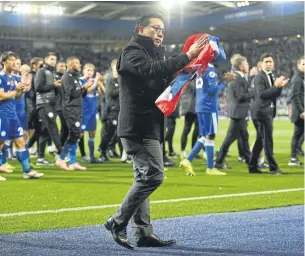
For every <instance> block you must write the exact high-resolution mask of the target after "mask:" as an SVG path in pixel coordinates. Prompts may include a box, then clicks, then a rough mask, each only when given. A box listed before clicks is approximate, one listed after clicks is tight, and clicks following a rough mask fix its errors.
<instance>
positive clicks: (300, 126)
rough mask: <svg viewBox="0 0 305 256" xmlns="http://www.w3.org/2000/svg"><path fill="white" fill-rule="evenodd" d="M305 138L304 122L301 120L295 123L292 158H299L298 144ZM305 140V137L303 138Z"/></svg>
mask: <svg viewBox="0 0 305 256" xmlns="http://www.w3.org/2000/svg"><path fill="white" fill-rule="evenodd" d="M303 136H304V120H303V119H301V118H300V119H299V120H298V121H296V122H295V123H294V133H293V136H292V140H291V158H296V157H297V150H298V149H299V148H298V146H299V145H298V144H299V142H300V140H301V138H302V137H303ZM303 138H304V137H303Z"/></svg>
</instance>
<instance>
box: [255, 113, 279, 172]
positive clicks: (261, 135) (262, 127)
mask: <svg viewBox="0 0 305 256" xmlns="http://www.w3.org/2000/svg"><path fill="white" fill-rule="evenodd" d="M254 125H255V128H256V129H257V131H258V132H257V136H256V140H255V143H254V147H253V150H252V154H251V158H250V163H249V170H255V169H257V164H258V159H259V155H260V153H261V151H262V149H263V148H264V151H265V157H266V159H267V162H268V164H269V169H270V171H274V170H276V169H277V168H278V165H277V163H276V161H275V159H274V157H273V117H272V115H271V114H270V115H269V116H267V117H266V118H265V119H264V120H256V124H255V123H254Z"/></svg>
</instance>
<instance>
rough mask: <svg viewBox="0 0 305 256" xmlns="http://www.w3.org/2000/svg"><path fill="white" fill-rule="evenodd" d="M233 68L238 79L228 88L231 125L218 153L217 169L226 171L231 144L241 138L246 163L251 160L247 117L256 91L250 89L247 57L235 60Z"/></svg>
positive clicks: (239, 57)
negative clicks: (225, 162) (226, 161)
mask: <svg viewBox="0 0 305 256" xmlns="http://www.w3.org/2000/svg"><path fill="white" fill-rule="evenodd" d="M233 67H234V70H235V73H236V78H235V80H234V81H232V82H231V83H230V84H229V87H228V92H227V95H228V102H230V108H229V117H230V119H231V120H230V125H229V128H228V132H227V136H226V138H225V140H224V142H223V144H222V146H221V148H220V151H219V153H218V156H217V159H216V163H215V167H216V168H218V169H224V168H225V165H224V159H225V157H226V155H227V152H228V149H229V148H230V146H231V144H232V143H233V142H234V141H235V140H236V139H237V138H238V137H239V136H241V137H242V152H243V153H244V158H245V161H246V163H249V160H250V155H251V153H250V149H249V141H248V139H249V134H248V131H247V117H248V112H249V104H250V99H251V98H253V97H254V93H255V92H254V90H253V89H252V90H250V89H249V84H248V82H247V80H246V76H247V75H248V73H249V64H248V61H247V59H246V58H245V57H242V56H238V57H236V58H235V59H234V60H233Z"/></svg>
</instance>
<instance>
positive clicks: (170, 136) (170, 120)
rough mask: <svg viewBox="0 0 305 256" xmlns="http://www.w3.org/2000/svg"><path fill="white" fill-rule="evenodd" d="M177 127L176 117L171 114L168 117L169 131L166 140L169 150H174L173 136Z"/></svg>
mask: <svg viewBox="0 0 305 256" xmlns="http://www.w3.org/2000/svg"><path fill="white" fill-rule="evenodd" d="M175 129H176V117H173V116H169V117H168V118H167V131H166V135H165V141H167V142H168V150H169V152H170V153H171V152H174V149H173V138H174V133H175Z"/></svg>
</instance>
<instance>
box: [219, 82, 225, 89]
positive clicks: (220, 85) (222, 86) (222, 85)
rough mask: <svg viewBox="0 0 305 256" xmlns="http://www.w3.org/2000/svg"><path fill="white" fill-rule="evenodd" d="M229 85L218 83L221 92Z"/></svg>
mask: <svg viewBox="0 0 305 256" xmlns="http://www.w3.org/2000/svg"><path fill="white" fill-rule="evenodd" d="M226 85H227V83H226V82H219V83H218V90H219V91H221V90H222V89H223V88H224V87H225V86H226Z"/></svg>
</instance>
